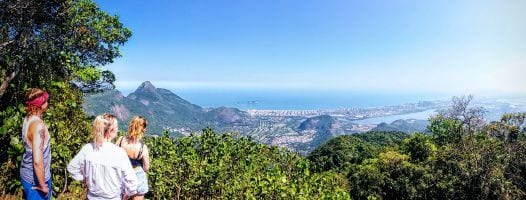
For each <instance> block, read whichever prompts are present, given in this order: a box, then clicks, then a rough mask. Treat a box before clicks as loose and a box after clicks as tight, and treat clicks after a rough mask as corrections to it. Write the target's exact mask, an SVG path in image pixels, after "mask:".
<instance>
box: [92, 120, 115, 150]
mask: <svg viewBox="0 0 526 200" xmlns="http://www.w3.org/2000/svg"><path fill="white" fill-rule="evenodd" d="M118 130H119V126H118V124H117V118H116V117H115V116H114V115H112V114H107V113H105V114H102V115H99V116H97V117H96V118H95V121H93V142H94V143H95V144H96V146H100V145H101V144H102V143H103V142H104V141H105V140H108V139H109V140H111V139H113V138H115V137H116V136H117V131H118Z"/></svg>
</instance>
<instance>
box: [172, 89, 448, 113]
mask: <svg viewBox="0 0 526 200" xmlns="http://www.w3.org/2000/svg"><path fill="white" fill-rule="evenodd" d="M171 91H172V92H174V93H175V94H177V95H179V96H180V97H182V98H183V99H186V100H188V101H189V102H191V103H193V104H196V105H199V106H201V107H204V108H209V107H220V106H226V107H235V108H238V109H241V110H248V109H264V110H327V109H341V108H357V107H360V108H366V107H380V106H391V105H400V104H405V103H417V102H420V101H426V100H448V99H449V98H450V97H444V96H439V95H423V94H394V93H393V94H390V93H382V94H380V93H372V92H349V91H319V90H311V91H309V90H189V89H186V90H171Z"/></svg>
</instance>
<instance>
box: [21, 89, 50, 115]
mask: <svg viewBox="0 0 526 200" xmlns="http://www.w3.org/2000/svg"><path fill="white" fill-rule="evenodd" d="M48 100H49V94H48V93H47V92H46V91H45V90H42V89H40V88H31V89H29V91H27V93H26V110H27V113H28V115H36V114H40V113H43V112H44V111H46V110H47V108H48Z"/></svg>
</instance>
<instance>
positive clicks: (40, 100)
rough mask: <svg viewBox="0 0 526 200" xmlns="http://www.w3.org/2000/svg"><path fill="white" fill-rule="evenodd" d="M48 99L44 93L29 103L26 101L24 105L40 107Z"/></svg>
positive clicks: (47, 95)
mask: <svg viewBox="0 0 526 200" xmlns="http://www.w3.org/2000/svg"><path fill="white" fill-rule="evenodd" d="M48 99H49V94H48V93H47V92H44V94H43V95H41V96H39V97H37V98H35V99H33V100H31V101H26V105H27V106H35V107H39V108H40V107H42V105H44V103H45V102H46V101H47V100H48Z"/></svg>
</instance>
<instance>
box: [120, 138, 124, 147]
mask: <svg viewBox="0 0 526 200" xmlns="http://www.w3.org/2000/svg"><path fill="white" fill-rule="evenodd" d="M120 139H121V140H120V142H119V147H122V140H124V137H121V138H120Z"/></svg>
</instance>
